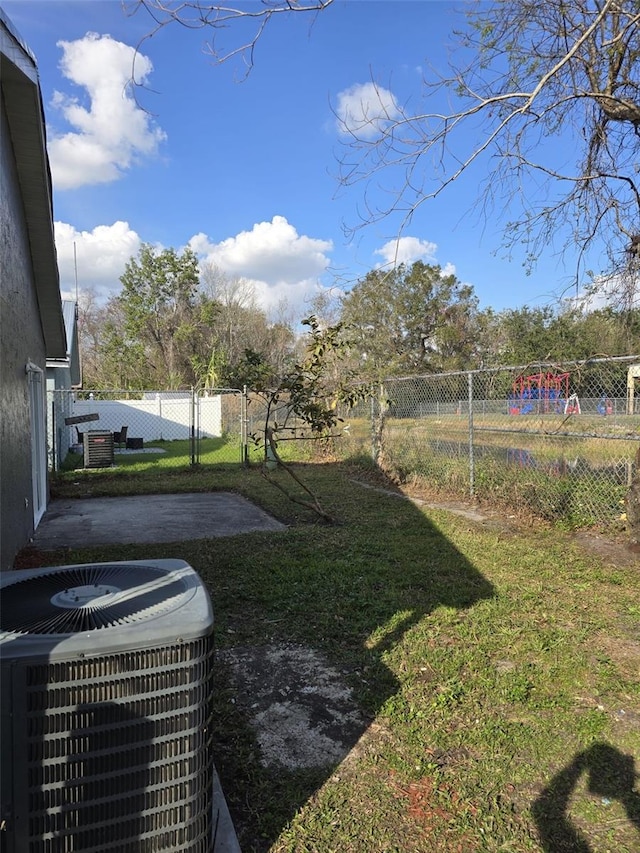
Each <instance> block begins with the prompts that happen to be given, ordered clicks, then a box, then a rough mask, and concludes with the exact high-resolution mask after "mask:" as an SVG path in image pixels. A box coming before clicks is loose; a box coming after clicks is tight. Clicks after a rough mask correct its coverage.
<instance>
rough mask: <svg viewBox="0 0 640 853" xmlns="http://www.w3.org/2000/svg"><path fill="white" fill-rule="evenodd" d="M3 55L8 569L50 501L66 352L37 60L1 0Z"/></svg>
mask: <svg viewBox="0 0 640 853" xmlns="http://www.w3.org/2000/svg"><path fill="white" fill-rule="evenodd" d="M0 60H1V65H0V95H1V97H0V570H3V571H4V570H7V569H10V568H11V567H12V565H13V560H14V557H15V555H16V553H17V551H18V550H19V549H20V548H21V547H23V546H24V545H25V544H26V543H27V542H28V541H29V538H30V537H31V535H32V534H33V531H34V530H35V527H36V525H37V523H38V521H39V520H40V517H41V516H42V513H43V512H44V508H45V507H46V502H47V481H46V400H45V389H46V360H47V357H51V358H63V357H64V356H65V355H66V342H65V332H64V325H63V322H62V310H61V302H60V289H59V280H58V271H57V264H56V256H55V244H54V239H53V215H52V206H51V181H50V176H49V166H48V160H47V155H46V146H45V137H44V117H43V110H42V100H41V95H40V86H39V81H38V77H37V69H36V65H35V60H34V58H33V56H32V55H31V54H30V52H29V51H28V48H26V46H25V45H24V44H23V43H22V41H21V40H20V37H19V36H18V34H17V33H16V32H15V30H14V29H13V27H12V25H11V23H10V21H9V20H8V19H7V18H6V16H5V15H4V14H3V13H2V10H0ZM40 401H42V405H41V406H40ZM34 404H35V405H34ZM43 459H44V472H43V469H42V462H43Z"/></svg>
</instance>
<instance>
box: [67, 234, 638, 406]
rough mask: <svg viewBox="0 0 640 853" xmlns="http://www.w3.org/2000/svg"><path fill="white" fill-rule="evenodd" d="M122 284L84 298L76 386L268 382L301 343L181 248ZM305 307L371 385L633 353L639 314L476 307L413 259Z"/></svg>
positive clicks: (465, 290)
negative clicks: (332, 331) (338, 337)
mask: <svg viewBox="0 0 640 853" xmlns="http://www.w3.org/2000/svg"><path fill="white" fill-rule="evenodd" d="M120 281H121V284H122V290H121V291H120V292H119V293H118V294H117V295H115V296H112V297H111V298H110V299H109V301H108V302H107V303H106V304H105V305H100V304H99V303H98V301H97V300H96V298H95V296H94V295H93V294H91V293H90V292H89V293H84V294H83V295H82V297H81V302H80V310H79V319H80V335H81V355H82V360H83V384H84V387H85V388H89V387H91V388H96V389H107V388H112V389H140V390H142V389H157V388H160V389H175V388H185V387H191V386H194V387H198V388H201V389H204V390H206V389H210V388H221V387H239V386H241V385H243V384H247V385H249V386H251V385H252V383H253V381H254V380H255V373H256V370H257V369H258V370H259V371H260V372H261V375H265V374H268V375H270V376H272V377H273V379H274V381H277V378H278V377H282V376H283V375H285V374H286V372H287V371H288V370H290V369H291V367H292V365H294V364H295V362H296V359H298V358H299V356H300V352H301V350H302V348H303V347H304V343H305V341H304V338H303V337H302V336H301V335H300V333H298V332H296V328H298V325H297V322H294V318H292V317H281V318H279V319H278V320H274V319H272V318H269V317H268V316H267V314H266V313H265V311H264V310H262V309H261V308H260V307H259V305H258V302H257V300H256V297H255V294H254V292H253V289H252V287H251V284H250V282H247V281H246V280H244V279H239V278H230V277H228V276H226V275H225V274H224V273H222V272H221V271H220V270H218V269H217V268H215V267H213V266H208V265H206V264H205V265H204V266H199V265H198V261H197V258H196V256H195V254H194V253H193V251H192V250H191V249H189V248H187V249H184V250H183V251H182V252H180V253H179V252H177V251H176V250H175V249H172V248H170V249H164V250H156V249H154V248H153V247H151V246H149V245H144V246H142V247H141V249H140V251H139V253H138V255H137V256H136V257H133V258H131V259H130V260H129V262H128V263H127V266H126V268H125V271H124V273H123V275H122V276H121V279H120ZM314 308H315V311H314V313H315V314H317V315H318V318H319V321H320V322H324V324H325V326H327V325H332V324H333V325H335V324H336V323H340V324H341V334H342V335H344V337H345V340H346V341H348V344H349V346H348V352H349V355H348V356H347V358H346V359H345V360H344V366H341V365H340V364H337V363H336V364H335V365H332V370H333V372H334V373H335V375H336V380H337V379H338V378H340V377H339V374H340V373H341V372H343V373H344V372H346V371H347V370H348V371H350V374H351V375H353V376H355V377H357V378H359V379H360V380H361V381H367V382H369V381H378V380H380V379H382V378H385V377H391V376H407V375H416V374H425V373H440V372H443V371H455V370H472V369H477V368H482V367H498V366H501V365H520V364H523V365H524V364H528V363H530V362H535V361H541V360H542V361H557V362H562V361H571V360H583V359H589V358H593V357H597V356H624V355H634V354H637V353H639V352H640V310H639V309H621V308H614V307H604V308H599V309H597V310H588V311H587V310H584V308H581V307H580V306H578V305H577V304H576V303H575V301H573V302H569V301H568V302H567V303H566V304H564V305H559V306H556V307H550V306H544V307H535V308H532V307H527V306H524V307H522V308H510V309H506V310H503V311H495V310H494V309H492V308H487V309H480V307H479V302H478V299H477V297H476V295H475V293H474V290H473V287H472V286H471V285H467V284H462V283H461V282H460V281H458V279H457V278H456V277H455V275H451V274H446V273H444V272H443V270H442V269H441V268H440V267H439V266H437V265H432V264H426V263H423V262H421V261H416V262H415V263H413V264H411V265H400V266H398V267H397V268H395V269H393V270H391V271H385V270H372V271H370V272H369V273H367V274H366V275H365V276H364V277H363V278H361V279H360V280H359V281H357V282H356V283H355V284H354V285H353V287H352V288H351V290H349V291H348V292H345V293H343V294H342V296H341V297H340V298H339V299H338V301H337V302H336V304H334V305H330V304H328V303H327V300H324V301H322V300H318V302H317V303H316V305H315V306H314Z"/></svg>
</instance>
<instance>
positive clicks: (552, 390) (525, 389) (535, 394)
mask: <svg viewBox="0 0 640 853" xmlns="http://www.w3.org/2000/svg"><path fill="white" fill-rule="evenodd" d="M638 368H639V369H640V365H638ZM638 375H639V376H640V373H639V374H638ZM569 376H570V374H569V373H548V372H547V373H532V374H530V375H529V376H524V375H523V376H518V377H517V379H516V380H515V382H514V383H513V393H512V395H511V400H510V405H509V412H510V414H512V415H528V414H531V413H535V414H547V413H549V412H551V413H556V414H561V413H562V412H564V413H565V414H567V413H568V414H573V413H579V412H580V401H579V400H578V397H577V396H576V395H575V394H569Z"/></svg>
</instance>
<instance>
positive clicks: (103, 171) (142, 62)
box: [49, 33, 166, 190]
mask: <svg viewBox="0 0 640 853" xmlns="http://www.w3.org/2000/svg"><path fill="white" fill-rule="evenodd" d="M58 47H61V48H62V51H63V56H62V60H61V62H60V68H61V71H62V73H63V74H64V76H65V77H66V78H67V79H68V80H70V81H71V82H72V83H74V84H75V85H76V86H80V87H82V88H83V89H85V90H86V94H87V96H88V99H89V105H88V106H84V105H83V104H82V103H81V102H80V101H79V100H78V99H77V98H75V97H71V96H69V95H66V94H63V93H61V92H56V93H55V95H54V99H53V106H54V107H55V108H56V109H58V110H60V112H61V113H62V115H63V117H64V118H65V120H66V121H67V122H68V124H69V125H71V127H72V128H74V130H72V131H70V132H68V133H65V134H63V135H57V136H56V135H53V136H52V138H51V140H50V142H49V159H50V162H51V171H52V175H53V182H54V185H55V187H56V189H58V190H60V189H75V188H77V187H80V186H85V185H88V184H100V183H109V182H110V181H115V180H117V179H118V178H120V177H122V174H123V173H124V172H125V171H126V170H127V169H129V168H130V167H131V166H132V165H133V164H134V163H135V162H137V161H138V160H139V159H140V158H141V157H143V156H151V155H153V154H155V153H156V151H157V149H158V146H159V144H160V142H162V140H164V139H165V138H166V134H165V133H164V131H163V130H161V129H160V128H159V127H157V126H156V124H155V123H154V121H153V120H152V118H151V116H149V114H148V113H146V112H145V111H144V110H143V109H141V108H140V107H139V106H138V105H137V104H136V101H135V100H134V98H133V97H132V95H131V91H130V85H129V84H130V81H131V78H132V76H133V74H134V70H135V77H136V82H137V83H144V82H145V81H146V80H147V79H148V77H149V75H150V74H151V71H152V70H153V66H152V64H151V61H150V60H149V59H148V58H147V57H146V56H144V55H143V54H136V51H135V49H134V48H133V47H130V46H129V45H126V44H123V43H122V42H119V41H115V40H114V39H112V38H111V36H108V35H104V36H100V35H97V34H96V33H87V35H86V36H84V38H81V39H78V40H77V41H72V42H68V41H59V42H58Z"/></svg>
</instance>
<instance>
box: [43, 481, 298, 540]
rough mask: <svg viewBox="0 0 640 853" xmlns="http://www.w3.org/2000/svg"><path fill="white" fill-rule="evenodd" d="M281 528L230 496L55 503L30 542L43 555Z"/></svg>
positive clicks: (200, 494)
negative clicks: (65, 549)
mask: <svg viewBox="0 0 640 853" xmlns="http://www.w3.org/2000/svg"><path fill="white" fill-rule="evenodd" d="M285 529H286V526H285V525H284V524H281V523H280V522H279V521H277V520H276V519H275V518H273V517H272V516H270V515H269V514H268V513H266V512H264V510H262V509H260V507H257V506H256V505H255V504H253V503H251V502H250V501H248V500H247V499H246V498H243V497H242V496H241V495H236V494H233V493H231V492H198V493H189V494H182V495H136V496H134V497H117V498H84V499H76V498H74V499H70V498H67V499H62V500H54V501H52V502H51V503H50V504H49V507H48V509H47V511H46V512H45V514H44V516H43V517H42V520H41V521H40V524H39V525H38V528H37V530H36V532H35V534H34V537H33V544H34V545H35V546H36V547H37V548H40V549H42V550H45V551H46V550H53V549H56V548H90V547H92V546H94V545H130V544H134V543H139V544H140V543H142V544H144V543H147V542H148V543H152V542H184V541H187V540H193V539H209V538H212V537H217V536H236V535H239V534H242V533H250V532H252V531H259V530H263V531H266V530H271V531H278V530H285Z"/></svg>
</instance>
